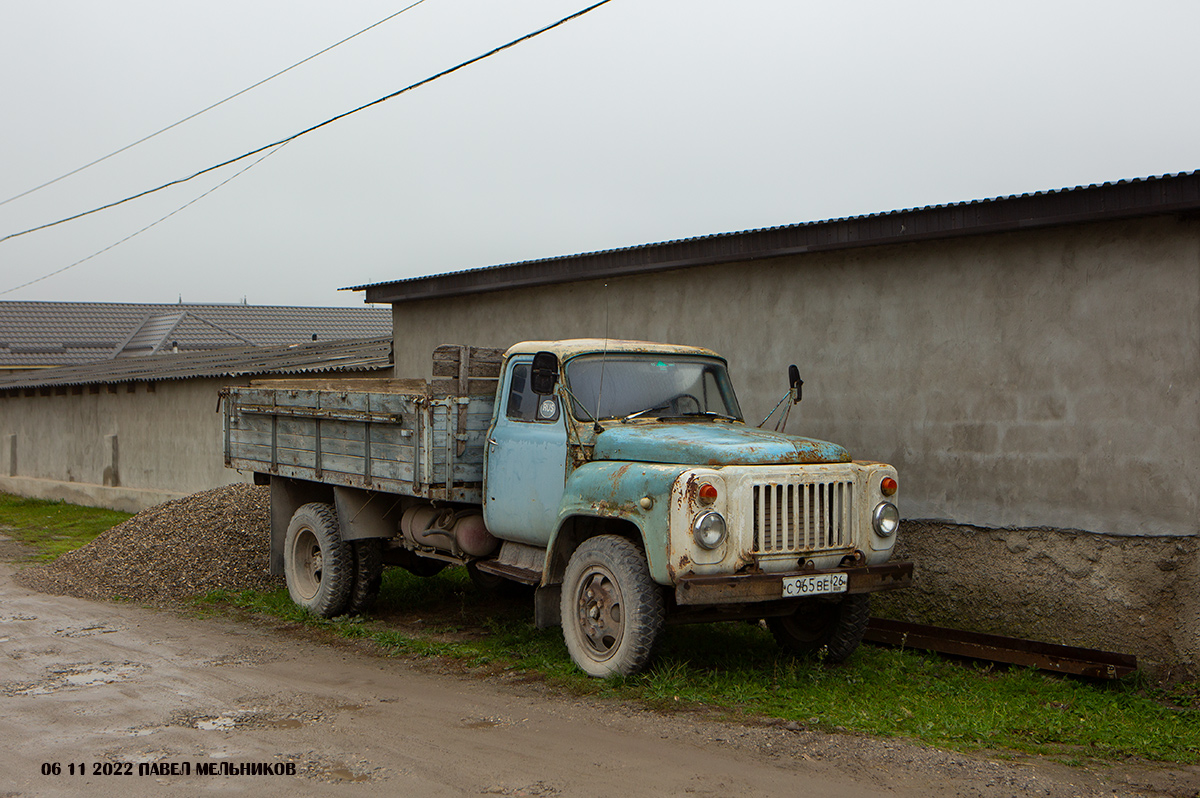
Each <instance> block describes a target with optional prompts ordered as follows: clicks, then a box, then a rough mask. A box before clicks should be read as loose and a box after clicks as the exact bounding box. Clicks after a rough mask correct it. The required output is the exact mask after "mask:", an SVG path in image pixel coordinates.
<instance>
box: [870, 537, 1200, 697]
mask: <svg viewBox="0 0 1200 798" xmlns="http://www.w3.org/2000/svg"><path fill="white" fill-rule="evenodd" d="M897 541H898V542H897V549H896V556H897V557H899V558H903V559H908V560H912V561H913V562H914V563H915V564H916V586H915V587H913V588H912V589H909V590H903V591H895V592H892V593H883V594H878V595H876V596H874V597H873V603H872V610H873V614H875V615H879V616H882V617H887V618H895V619H898V620H905V621H913V622H918V623H932V624H936V625H939V626H947V627H950V628H954V629H966V630H969V631H973V632H986V633H989V634H1001V635H1007V636H1011V637H1023V638H1028V639H1032V640H1042V641H1045V642H1050V643H1061V644H1063V645H1071V646H1083V647H1085V648H1099V649H1103V650H1108V651H1118V652H1121V653H1125V654H1136V655H1137V657H1138V664H1139V666H1140V667H1141V668H1143V669H1145V670H1146V671H1147V672H1149V673H1151V674H1153V675H1155V676H1158V677H1161V678H1167V679H1169V678H1172V677H1178V676H1182V675H1186V674H1194V673H1196V672H1197V671H1198V670H1200V668H1198V666H1200V605H1198V603H1197V601H1196V596H1197V595H1200V541H1198V540H1197V539H1196V538H1175V539H1172V538H1162V537H1158V538H1131V537H1125V536H1116V535H1096V534H1091V533H1087V532H1078V531H1065V530H1054V529H981V528H978V527H969V526H957V525H949V524H939V523H929V522H912V521H907V522H905V523H904V524H903V525H902V528H901V531H900V536H899V538H898V539H897Z"/></svg>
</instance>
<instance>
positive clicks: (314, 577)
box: [283, 502, 354, 618]
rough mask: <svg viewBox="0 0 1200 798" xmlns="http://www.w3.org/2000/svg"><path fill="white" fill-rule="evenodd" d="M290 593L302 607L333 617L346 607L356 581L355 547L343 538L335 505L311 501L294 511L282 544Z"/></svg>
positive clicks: (284, 568)
mask: <svg viewBox="0 0 1200 798" xmlns="http://www.w3.org/2000/svg"><path fill="white" fill-rule="evenodd" d="M283 572H284V575H285V576H286V577H287V587H288V594H289V595H291V597H292V601H294V602H296V603H297V604H299V605H300V606H301V607H304V608H305V609H307V610H309V611H310V612H312V613H313V614H314V615H320V616H321V617H322V618H332V617H333V616H335V615H338V614H339V613H341V612H342V611H344V610H345V609H346V604H347V603H348V602H349V600H350V588H351V586H352V584H353V581H354V550H353V549H352V548H351V547H350V545H349V544H348V543H347V542H346V541H344V540H342V534H341V530H340V529H339V528H338V520H337V511H336V510H334V509H333V505H332V504H325V503H322V502H312V503H309V504H304V505H301V506H300V508H299V509H297V510H296V512H295V513H293V514H292V520H291V523H289V524H288V528H287V536H286V537H285V538H284V543H283Z"/></svg>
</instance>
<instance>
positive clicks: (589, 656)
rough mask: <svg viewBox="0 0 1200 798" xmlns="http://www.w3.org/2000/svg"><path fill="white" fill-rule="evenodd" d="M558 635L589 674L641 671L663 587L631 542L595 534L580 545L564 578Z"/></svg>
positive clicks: (657, 622)
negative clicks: (560, 635) (651, 576)
mask: <svg viewBox="0 0 1200 798" xmlns="http://www.w3.org/2000/svg"><path fill="white" fill-rule="evenodd" d="M560 609H561V612H562V626H563V639H564V640H565V641H566V644H567V650H568V651H569V652H570V654H571V659H572V660H574V661H575V664H576V665H578V666H579V667H580V668H581V669H582V670H583V671H584V672H585V673H587V674H588V675H589V676H610V675H613V674H621V675H625V676H628V675H631V674H635V673H638V672H640V671H641V670H643V669H644V668H645V667H646V665H647V663H648V662H649V661H650V657H651V655H652V654H653V653H654V645H655V643H657V642H658V637H659V635H660V634H661V633H662V629H663V623H664V617H665V608H664V605H663V596H662V591H661V590H660V589H659V587H658V585H656V584H655V583H654V580H653V579H651V578H650V567H649V565H648V564H647V563H646V557H645V555H644V554H642V551H641V549H639V548H638V547H637V546H636V545H635V544H634V543H632V542H631V541H629V540H627V539H625V538H622V537H618V536H617V535H600V536H598V537H594V538H589V539H587V540H585V541H584V542H583V543H582V544H580V546H579V548H578V549H576V550H575V552H574V554H572V555H571V559H570V561H569V562H568V563H567V571H566V574H565V575H564V577H563V585H562V603H561V605H560Z"/></svg>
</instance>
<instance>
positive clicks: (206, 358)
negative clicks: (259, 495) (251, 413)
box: [0, 337, 393, 396]
mask: <svg viewBox="0 0 1200 798" xmlns="http://www.w3.org/2000/svg"><path fill="white" fill-rule="evenodd" d="M392 363H393V359H392V339H391V338H390V337H389V338H368V339H359V340H351V341H318V342H316V343H313V342H311V341H310V342H309V343H305V344H292V345H290V346H269V347H264V346H248V347H247V346H243V347H238V348H234V349H217V350H211V351H207V352H184V353H180V354H171V355H155V356H153V357H136V358H119V359H115V360H103V361H99V362H94V363H84V364H80V365H75V366H63V367H61V368H51V369H39V370H37V371H29V372H24V373H22V374H18V375H14V376H12V377H8V378H5V379H0V396H3V395H4V392H5V391H7V390H16V389H22V388H52V387H57V386H70V385H96V384H105V383H108V384H114V383H122V382H158V381H160V380H186V379H194V378H199V377H246V376H255V375H262V374H303V373H309V372H324V371H372V370H379V369H386V368H391V366H392Z"/></svg>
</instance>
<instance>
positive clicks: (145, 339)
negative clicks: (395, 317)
mask: <svg viewBox="0 0 1200 798" xmlns="http://www.w3.org/2000/svg"><path fill="white" fill-rule="evenodd" d="M391 330H392V315H391V310H390V309H389V308H311V307H308V308H305V307H286V306H278V305H155V304H143V303H137V304H135V303H116V302H0V369H2V368H37V367H42V366H65V365H71V364H75V363H87V362H91V361H97V360H105V359H108V358H112V357H116V356H117V355H118V354H122V355H125V356H128V355H145V354H150V353H152V352H163V351H170V350H171V349H172V348H173V345H175V344H178V348H179V351H181V352H186V351H197V350H209V349H214V348H226V347H233V346H245V345H256V346H283V345H290V344H298V343H303V342H312V341H313V340H314V339H313V336H314V335H315V336H317V337H316V340H317V341H341V340H349V339H363V338H375V337H380V336H384V335H390V334H391Z"/></svg>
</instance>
